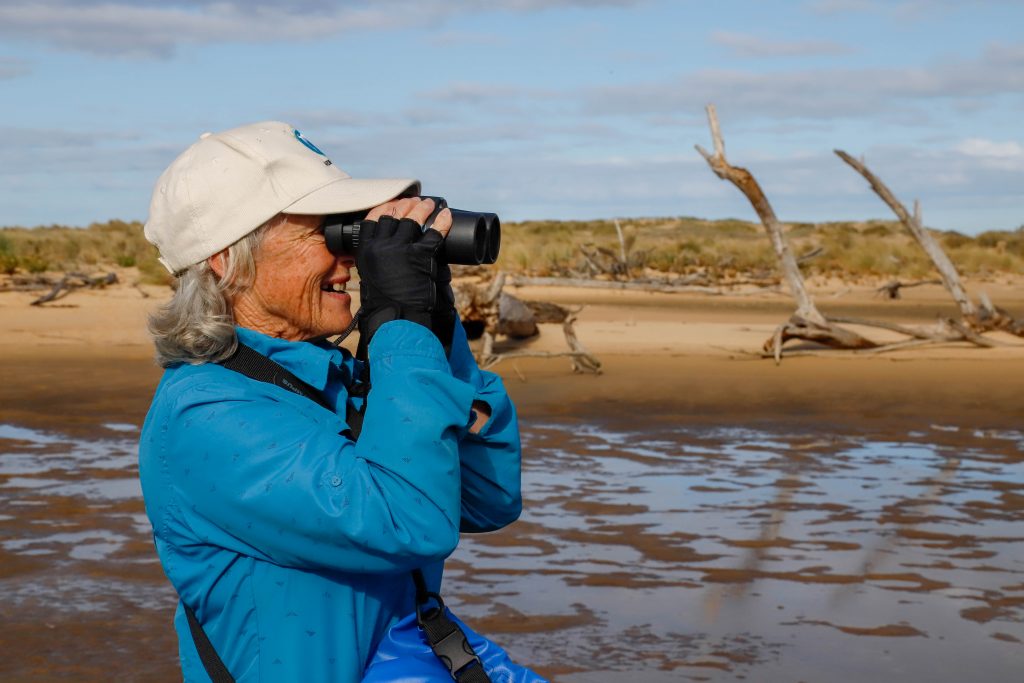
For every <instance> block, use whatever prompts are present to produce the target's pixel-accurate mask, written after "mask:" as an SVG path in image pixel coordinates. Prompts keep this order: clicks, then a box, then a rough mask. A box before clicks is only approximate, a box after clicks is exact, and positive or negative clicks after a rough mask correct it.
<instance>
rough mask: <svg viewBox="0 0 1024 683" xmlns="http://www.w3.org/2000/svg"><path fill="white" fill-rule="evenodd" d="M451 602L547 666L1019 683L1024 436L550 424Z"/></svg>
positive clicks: (459, 562)
mask: <svg viewBox="0 0 1024 683" xmlns="http://www.w3.org/2000/svg"><path fill="white" fill-rule="evenodd" d="M524 441H525V445H526V448H525V449H524V450H525V452H526V453H527V455H528V458H529V460H528V464H527V467H526V471H525V474H524V484H525V492H526V496H527V498H528V500H527V501H526V510H525V513H524V515H523V518H522V520H521V521H520V522H519V523H518V524H516V525H514V526H513V527H510V528H509V529H507V530H504V531H502V532H499V533H497V534H491V535H483V536H476V537H465V538H464V540H463V542H462V544H461V545H460V548H459V549H458V550H457V551H456V553H455V555H454V557H453V558H452V559H451V560H450V561H449V563H448V572H447V574H446V586H447V589H448V591H449V592H450V593H452V594H453V595H454V596H457V597H458V599H457V600H453V603H455V604H456V606H457V609H458V611H459V613H460V614H461V615H462V616H463V617H464V618H466V619H467V620H468V621H469V622H470V623H472V624H474V625H475V626H477V627H479V628H480V630H482V631H483V632H486V633H489V634H492V635H493V636H494V637H495V639H496V640H498V641H499V642H501V643H503V644H505V645H506V646H507V647H508V648H509V649H510V650H511V651H512V652H513V653H515V655H516V656H518V657H519V658H521V659H522V660H523V661H530V662H534V663H536V664H537V666H538V669H540V670H542V671H544V672H546V673H548V674H550V675H551V676H552V678H554V679H557V680H559V681H573V682H576V681H597V682H601V681H617V680H623V679H624V678H625V677H626V676H629V677H630V678H631V679H632V680H638V681H680V680H684V681H685V680H692V681H736V680H750V681H808V682H809V681H831V682H845V681H850V682H853V681H865V680H877V681H896V680H899V681H940V682H942V681H948V682H950V683H952V682H954V681H967V680H976V681H1016V680H1020V677H1021V672H1022V671H1024V543H1022V541H1024V524H1022V522H1024V433H1022V432H1020V431H1006V430H988V431H986V430H974V429H965V428H959V427H955V426H950V425H943V424H930V425H927V427H925V428H923V429H921V430H917V431H909V432H904V433H900V434H895V435H894V434H892V433H886V434H871V433H857V432H852V431H847V432H846V433H839V434H836V433H833V432H825V431H807V430H805V429H797V430H794V431H775V432H768V431H758V430H750V429H738V428H729V427H707V426H705V427H702V428H688V427H685V426H680V425H678V424H671V422H670V421H664V420H663V421H647V422H645V421H643V420H641V421H639V422H638V421H637V420H629V421H626V420H620V421H613V420H606V421H604V422H603V423H595V422H593V421H584V420H560V421H556V422H550V423H547V424H533V425H531V426H530V428H529V429H527V430H526V431H525V433H524Z"/></svg>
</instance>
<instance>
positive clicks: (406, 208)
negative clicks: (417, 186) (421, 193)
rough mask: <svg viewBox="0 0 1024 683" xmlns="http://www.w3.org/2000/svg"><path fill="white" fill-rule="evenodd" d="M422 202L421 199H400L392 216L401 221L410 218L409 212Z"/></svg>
mask: <svg viewBox="0 0 1024 683" xmlns="http://www.w3.org/2000/svg"><path fill="white" fill-rule="evenodd" d="M421 202H422V200H421V199H420V198H419V197H405V198H404V199H399V200H398V201H397V202H395V206H394V208H393V210H392V212H391V215H392V216H394V217H395V218H397V219H399V220H401V219H403V218H405V217H406V216H408V215H409V212H410V211H412V210H413V209H414V208H415V207H416V206H417V205H418V204H420V203H421Z"/></svg>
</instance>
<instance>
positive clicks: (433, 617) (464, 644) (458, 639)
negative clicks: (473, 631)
mask: <svg viewBox="0 0 1024 683" xmlns="http://www.w3.org/2000/svg"><path fill="white" fill-rule="evenodd" d="M426 597H427V598H428V600H429V599H432V600H434V601H435V602H436V603H437V607H433V608H430V609H428V610H426V611H424V609H423V605H424V604H426V602H427V600H424V601H423V602H422V603H420V602H417V604H416V623H417V624H419V627H420V629H421V630H422V631H423V633H424V635H425V636H426V637H427V642H428V643H429V644H430V649H431V650H433V651H434V654H435V655H436V656H437V658H438V659H439V660H441V663H442V664H443V665H444V667H445V668H446V669H448V673H449V675H451V677H452V680H454V681H460V682H461V681H463V680H464V677H465V680H467V681H469V680H481V679H480V678H479V674H484V678H483V679H482V680H489V679H488V678H487V677H486V673H485V672H484V669H483V662H481V661H480V657H478V656H477V654H476V652H474V651H473V646H472V645H470V644H469V640H468V639H467V638H466V634H465V633H464V632H463V631H462V629H461V628H459V625H458V624H457V623H455V622H454V621H452V620H451V619H449V618H448V615H447V614H446V613H445V610H444V601H443V600H442V599H441V596H440V595H438V594H437V593H433V592H429V593H427V594H426ZM477 667H479V668H478V669H477ZM474 670H475V671H474Z"/></svg>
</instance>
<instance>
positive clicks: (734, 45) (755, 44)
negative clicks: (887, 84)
mask: <svg viewBox="0 0 1024 683" xmlns="http://www.w3.org/2000/svg"><path fill="white" fill-rule="evenodd" d="M711 41H712V42H714V43H716V44H718V45H721V46H722V47H726V48H729V49H730V50H732V51H733V53H734V54H735V55H736V56H738V57H813V56H827V55H843V54H849V53H851V52H853V50H852V48H850V47H849V46H847V45H842V44H841V43H836V42H832V41H828V40H795V41H774V40H766V39H764V38H759V37H757V36H752V35H750V34H746V33H733V32H728V31H715V32H713V33H712V34H711Z"/></svg>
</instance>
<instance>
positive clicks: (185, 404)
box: [139, 321, 521, 683]
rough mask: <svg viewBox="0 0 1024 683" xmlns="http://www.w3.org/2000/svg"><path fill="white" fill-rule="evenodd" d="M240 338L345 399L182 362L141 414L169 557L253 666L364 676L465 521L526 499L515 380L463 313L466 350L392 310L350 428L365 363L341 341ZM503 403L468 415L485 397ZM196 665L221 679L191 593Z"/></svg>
mask: <svg viewBox="0 0 1024 683" xmlns="http://www.w3.org/2000/svg"><path fill="white" fill-rule="evenodd" d="M238 337H239V340H240V341H242V342H244V343H245V344H247V345H249V346H251V347H252V348H254V349H256V350H257V351H259V352H261V353H263V354H264V355H267V356H269V357H270V358H272V359H273V360H274V361H276V362H277V363H279V364H281V365H283V366H284V367H285V368H287V369H288V370H290V371H291V372H292V373H294V374H295V375H296V376H298V377H299V378H300V379H302V380H303V381H305V382H307V383H308V384H310V385H311V386H313V387H315V388H317V389H321V390H322V391H323V393H324V394H325V395H326V396H327V398H328V400H329V401H332V402H333V403H334V405H335V407H336V410H335V412H333V413H332V412H329V411H328V410H326V409H324V408H323V407H322V406H320V405H318V404H316V403H314V402H313V401H311V400H309V399H306V398H303V397H302V396H299V395H297V394H294V393H292V392H289V391H287V390H285V389H282V388H279V387H277V386H274V385H272V384H267V383H264V382H259V381H255V380H252V379H249V378H247V377H245V376H243V375H241V374H238V373H236V372H234V371H232V370H228V369H225V368H223V367H221V366H219V365H214V364H204V365H178V366H175V367H172V368H169V369H168V370H167V371H166V372H165V373H164V376H163V379H162V380H161V382H160V385H159V386H158V388H157V390H156V395H155V397H154V398H153V405H152V407H151V408H150V411H149V414H148V416H147V417H146V422H145V424H144V425H143V428H142V436H141V442H140V448H139V473H140V477H141V480H142V491H143V495H144V497H145V501H146V512H147V514H148V515H149V519H150V521H151V523H152V525H153V536H154V539H155V543H156V549H157V553H158V554H159V556H160V561H161V563H162V564H163V568H164V572H165V573H166V574H167V577H168V578H169V579H170V581H171V583H172V584H173V585H174V587H175V589H176V590H177V591H178V594H179V595H180V596H181V598H182V599H183V600H184V601H186V602H187V603H188V604H189V605H190V606H191V607H192V608H193V609H194V610H195V612H196V614H197V616H198V618H199V620H200V622H201V623H202V624H203V628H204V630H205V631H206V633H207V635H208V636H209V638H210V640H211V641H212V643H213V645H214V647H215V648H216V650H217V653H218V654H219V655H220V657H221V659H222V660H223V661H224V663H225V664H226V665H227V667H228V669H229V670H230V671H231V673H232V674H233V675H234V677H235V679H236V680H237V681H238V682H239V683H247V682H249V681H264V682H267V683H277V682H287V681H302V682H303V683H307V682H308V683H316V682H318V681H356V680H359V678H360V677H361V674H362V671H363V668H364V667H365V665H366V664H367V663H368V662H369V660H370V659H371V658H372V656H373V653H374V650H375V648H376V646H377V643H378V642H379V641H380V639H381V638H382V637H383V635H384V634H385V632H386V631H387V629H388V627H390V626H391V625H392V624H393V623H395V622H396V621H398V620H399V619H400V618H401V617H403V616H405V615H406V614H409V613H410V612H411V611H412V610H413V609H414V605H415V603H414V597H413V596H414V592H415V591H414V587H413V581H412V578H411V576H410V573H409V572H410V570H411V569H413V568H416V567H419V568H422V569H423V571H424V574H425V575H426V577H427V582H428V585H429V586H430V588H431V590H437V589H438V588H439V586H440V582H441V571H442V564H443V561H444V559H445V558H446V557H447V556H448V555H449V554H451V552H452V551H453V550H454V549H455V546H456V544H457V543H458V540H459V532H460V530H461V531H488V530H493V529H497V528H500V527H502V526H504V525H506V524H509V523H511V522H512V521H514V520H515V519H516V518H517V517H518V515H519V512H520V509H521V499H520V492H519V472H520V453H519V428H518V423H517V421H516V414H515V409H514V408H513V406H512V403H511V402H510V401H509V398H508V395H507V394H506V392H505V389H504V387H503V386H502V383H501V380H500V379H499V378H498V377H497V376H496V375H493V374H491V373H487V372H482V371H480V370H479V369H478V368H477V366H476V363H475V362H474V361H473V357H472V355H471V354H470V352H469V347H468V345H467V343H466V339H465V334H464V333H463V332H462V326H461V325H456V336H455V342H454V344H453V351H452V353H451V360H450V361H449V360H448V359H446V358H445V356H444V352H443V350H442V349H441V345H440V344H439V343H438V342H437V339H436V338H435V337H434V336H433V335H432V334H431V333H430V332H429V330H427V329H426V328H424V327H422V326H420V325H416V324H414V323H410V322H406V321H394V322H391V323H387V324H385V325H384V326H382V327H381V328H380V330H379V331H378V332H377V334H376V335H375V336H374V339H373V341H372V343H371V345H370V350H369V356H370V360H369V363H370V372H371V379H372V389H371V391H370V395H369V399H368V407H367V409H366V414H365V419H364V422H363V428H362V433H361V435H360V437H359V441H358V442H357V443H356V442H352V441H350V440H349V439H348V438H346V436H345V435H343V432H344V431H345V430H346V429H347V425H346V424H345V418H344V416H345V412H346V411H345V405H346V401H348V400H349V398H348V392H347V389H346V387H347V386H348V385H349V384H350V382H351V379H352V377H353V376H355V373H356V372H357V370H358V369H359V367H358V366H359V361H356V360H354V359H353V358H352V357H351V355H350V354H349V353H348V352H347V351H341V350H338V349H336V348H334V347H333V346H331V345H329V344H326V343H310V342H288V341H284V340H281V339H275V338H271V337H267V336H265V335H262V334H259V333H257V332H253V331H252V330H247V329H244V328H239V329H238ZM474 399H480V400H483V401H485V402H487V403H488V404H489V405H490V406H491V410H492V414H491V417H490V419H489V420H488V422H487V424H486V425H485V426H484V428H483V429H482V430H481V431H480V433H479V434H470V433H468V430H467V427H468V424H469V418H470V410H471V404H472V402H473V400H474ZM174 624H175V628H176V629H177V632H178V640H179V654H180V658H181V666H182V673H183V675H184V678H185V680H186V681H208V680H209V678H208V677H207V675H206V673H205V670H204V669H203V667H202V664H201V662H200V661H199V657H198V655H197V653H196V649H195V645H194V644H193V642H192V638H191V635H190V634H189V630H188V624H187V621H186V619H185V616H184V612H183V610H182V608H181V605H180V604H179V606H178V610H177V613H176V614H175V619H174Z"/></svg>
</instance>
